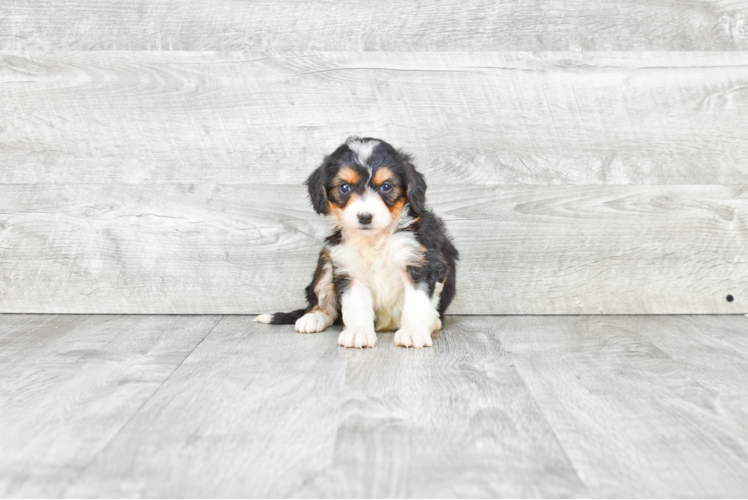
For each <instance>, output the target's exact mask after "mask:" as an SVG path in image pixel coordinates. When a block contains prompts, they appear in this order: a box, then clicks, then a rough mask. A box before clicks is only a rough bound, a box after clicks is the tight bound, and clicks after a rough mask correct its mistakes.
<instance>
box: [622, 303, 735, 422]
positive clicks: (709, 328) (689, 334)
mask: <svg viewBox="0 0 748 500" xmlns="http://www.w3.org/2000/svg"><path fill="white" fill-rule="evenodd" d="M632 323H633V326H632V328H636V329H641V328H642V327H643V325H647V326H650V327H651V328H653V329H655V330H656V331H657V335H653V336H652V337H651V342H652V343H653V344H654V345H655V346H656V347H657V348H658V349H660V350H661V351H663V352H664V353H666V354H667V355H668V356H670V357H671V358H673V359H674V360H677V361H678V362H679V363H680V364H682V365H683V366H684V367H685V368H686V369H688V371H689V372H691V373H692V374H693V375H692V378H693V379H694V380H695V381H696V382H698V383H699V384H700V385H701V386H703V387H705V388H706V389H709V390H711V391H713V392H715V393H718V394H719V396H720V400H721V401H723V402H725V403H727V404H733V405H735V406H738V407H740V408H742V409H743V411H744V412H745V413H746V414H748V398H747V397H746V387H748V334H746V332H747V331H748V330H747V329H746V321H745V318H744V317H740V316H729V317H726V318H722V317H712V316H706V317H700V318H698V320H694V318H692V317H691V316H663V317H656V318H638V320H637V321H635V322H632Z"/></svg>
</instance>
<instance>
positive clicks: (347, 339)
mask: <svg viewBox="0 0 748 500" xmlns="http://www.w3.org/2000/svg"><path fill="white" fill-rule="evenodd" d="M338 344H340V345H342V346H343V347H358V348H359V349H360V348H362V347H374V346H375V345H377V334H376V333H375V332H374V330H366V329H363V328H347V329H345V330H343V331H342V332H340V336H339V337H338Z"/></svg>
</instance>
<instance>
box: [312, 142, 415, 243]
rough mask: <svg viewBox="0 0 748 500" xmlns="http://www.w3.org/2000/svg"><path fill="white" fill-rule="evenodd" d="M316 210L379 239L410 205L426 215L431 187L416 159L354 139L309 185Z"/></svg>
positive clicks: (325, 163) (337, 223) (389, 147)
mask: <svg viewBox="0 0 748 500" xmlns="http://www.w3.org/2000/svg"><path fill="white" fill-rule="evenodd" d="M307 185H308V187H309V196H310V198H311V200H312V204H313V205H314V208H315V210H316V211H317V212H318V213H325V214H328V215H331V216H332V217H334V219H335V221H336V225H338V226H339V227H341V228H345V229H347V230H349V231H352V232H354V233H360V234H376V233H378V232H380V231H382V230H383V229H385V228H387V227H388V226H390V225H391V224H392V222H393V221H395V220H396V219H398V217H399V216H400V214H401V213H402V211H403V209H404V207H405V206H406V204H407V205H410V207H411V208H410V211H411V212H412V213H413V214H414V215H418V214H420V212H422V211H423V210H424V202H425V192H426V183H425V181H424V180H423V176H422V175H421V174H420V173H418V172H416V170H415V168H414V167H413V165H412V164H411V163H410V159H409V158H408V156H406V155H405V154H403V153H401V152H399V151H396V150H395V149H394V148H393V147H392V146H390V145H389V144H387V143H386V142H384V141H379V140H376V139H368V138H367V139H359V138H350V139H348V141H346V143H345V144H344V145H342V146H340V147H339V148H338V149H337V150H335V152H334V153H332V154H331V155H330V156H328V157H327V158H325V161H324V162H323V163H322V165H321V166H320V167H319V168H318V169H317V170H315V171H314V173H313V174H312V175H311V176H310V177H309V179H308V180H307Z"/></svg>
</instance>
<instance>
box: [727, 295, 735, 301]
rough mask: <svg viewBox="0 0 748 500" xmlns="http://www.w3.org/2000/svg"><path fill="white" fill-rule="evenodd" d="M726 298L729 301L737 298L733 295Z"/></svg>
mask: <svg viewBox="0 0 748 500" xmlns="http://www.w3.org/2000/svg"><path fill="white" fill-rule="evenodd" d="M725 298H726V299H727V302H732V301H733V300H735V297H733V296H732V295H728V296H727V297H725Z"/></svg>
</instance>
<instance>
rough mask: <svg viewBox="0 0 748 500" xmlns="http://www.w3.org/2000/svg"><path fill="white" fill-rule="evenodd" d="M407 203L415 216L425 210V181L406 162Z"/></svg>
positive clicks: (411, 165)
mask: <svg viewBox="0 0 748 500" xmlns="http://www.w3.org/2000/svg"><path fill="white" fill-rule="evenodd" d="M407 194H408V201H409V202H410V207H411V208H412V209H413V213H414V214H415V215H421V214H422V213H423V211H424V210H426V179H424V177H423V175H421V173H420V172H418V171H416V167H414V166H413V164H412V163H410V162H408V191H407Z"/></svg>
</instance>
